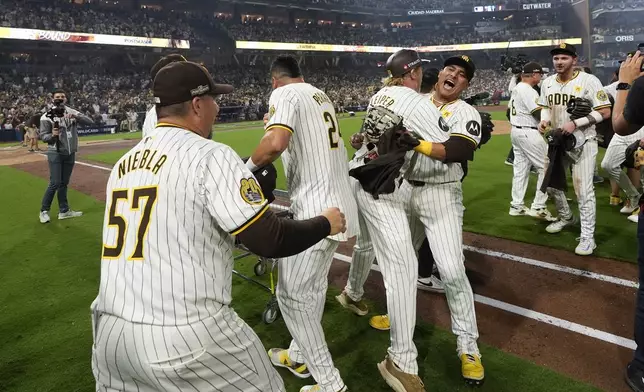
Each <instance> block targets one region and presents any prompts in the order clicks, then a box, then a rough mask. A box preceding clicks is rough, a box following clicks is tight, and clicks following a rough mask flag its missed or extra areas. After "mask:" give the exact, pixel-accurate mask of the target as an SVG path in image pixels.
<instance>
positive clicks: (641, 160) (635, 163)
mask: <svg viewBox="0 0 644 392" xmlns="http://www.w3.org/2000/svg"><path fill="white" fill-rule="evenodd" d="M624 154H625V156H624V166H626V167H628V168H631V169H639V168H640V166H644V150H643V149H642V147H640V141H639V140H636V141H634V142H633V143H632V144H630V145H629V146H628V147H626V152H625V153H624Z"/></svg>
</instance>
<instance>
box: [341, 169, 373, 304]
mask: <svg viewBox="0 0 644 392" xmlns="http://www.w3.org/2000/svg"><path fill="white" fill-rule="evenodd" d="M351 185H352V186H353V192H354V195H355V196H356V198H357V193H358V191H360V190H362V186H361V185H360V182H359V181H358V180H356V179H354V178H353V177H352V178H351ZM358 222H359V225H360V232H359V233H358V235H357V236H356V243H355V245H353V253H352V254H351V266H350V267H349V276H348V278H347V284H346V286H345V287H344V292H345V293H346V294H347V295H348V296H349V298H351V299H352V300H354V301H360V300H361V299H362V296H363V295H364V284H365V282H366V281H367V278H368V277H369V272H370V271H371V264H373V261H374V259H375V258H376V252H375V251H374V249H373V243H372V241H371V236H370V235H369V231H368V228H367V224H366V222H365V220H364V217H363V216H362V211H361V209H360V208H358Z"/></svg>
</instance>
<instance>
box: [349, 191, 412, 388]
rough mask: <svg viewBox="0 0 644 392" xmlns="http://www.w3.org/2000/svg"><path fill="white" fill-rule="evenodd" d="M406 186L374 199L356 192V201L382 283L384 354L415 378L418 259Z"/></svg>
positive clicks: (366, 194)
mask: <svg viewBox="0 0 644 392" xmlns="http://www.w3.org/2000/svg"><path fill="white" fill-rule="evenodd" d="M410 187H411V186H410V185H409V184H408V183H407V182H406V181H403V182H402V184H401V185H400V186H398V187H397V189H396V190H395V191H394V192H393V193H391V194H386V195H380V196H379V198H378V200H376V199H374V198H373V196H371V195H370V194H369V193H367V192H365V191H364V190H362V189H358V191H357V193H356V201H357V202H358V208H359V210H360V211H361V213H362V216H363V218H364V223H365V224H366V226H367V231H368V232H369V235H370V236H371V240H372V243H373V248H374V251H375V254H376V258H377V259H378V266H379V267H380V271H381V273H382V278H383V280H384V283H385V292H386V295H387V311H388V314H389V322H390V325H391V329H390V341H391V342H390V347H389V348H388V349H387V353H388V355H389V358H390V359H391V360H392V361H393V362H394V363H395V364H396V365H397V366H398V367H399V368H400V369H401V370H402V371H403V372H405V373H409V374H415V375H417V374H418V363H417V362H416V358H417V357H418V351H417V349H416V345H415V344H414V341H413V338H414V328H415V326H416V279H417V278H418V259H417V257H416V250H415V249H414V246H413V243H412V237H411V230H410V227H409V220H408V207H409V200H410V196H411V194H410V191H411V189H410ZM372 261H373V259H372Z"/></svg>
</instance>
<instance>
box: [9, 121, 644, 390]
mask: <svg viewBox="0 0 644 392" xmlns="http://www.w3.org/2000/svg"><path fill="white" fill-rule="evenodd" d="M506 123H507V122H506ZM495 134H496V130H495ZM134 143H135V141H122V142H112V143H92V144H87V145H86V146H85V147H84V148H83V149H82V152H81V153H80V154H79V156H78V158H77V160H78V161H79V164H77V166H76V167H75V168H74V173H73V176H72V181H71V186H72V187H73V188H74V189H76V190H79V191H81V192H83V193H85V194H88V195H91V196H93V197H95V198H97V199H98V200H102V201H104V200H105V193H104V192H105V184H106V181H107V178H108V175H109V171H108V170H109V169H107V168H100V167H99V166H97V165H93V166H88V165H83V157H84V156H86V155H87V154H94V153H97V152H104V151H108V150H110V149H119V148H126V147H128V146H132V145H133V144H134ZM12 153H13V152H7V151H2V152H0V162H12V161H11V160H10V158H5V155H6V154H9V155H11V154H12ZM25 155H27V157H24V156H25ZM22 156H23V158H22V160H21V159H19V157H20V154H18V153H15V154H14V155H13V156H12V158H11V159H15V162H14V163H4V164H11V165H12V166H13V167H15V168H17V169H19V170H23V171H25V172H28V173H31V174H34V175H36V176H39V177H42V178H45V179H46V178H47V177H48V175H49V174H48V168H47V164H46V160H45V157H44V156H42V155H39V154H28V153H25V152H24V151H23V152H22ZM277 203H278V204H281V205H287V204H288V203H287V201H286V200H284V199H278V200H277ZM465 214H467V211H466V212H465ZM464 242H465V244H466V245H467V250H466V252H465V256H466V260H467V261H466V266H467V270H468V276H469V278H470V281H471V283H472V287H473V289H474V292H475V294H476V301H477V303H476V311H477V319H478V325H479V332H480V340H481V342H483V343H486V344H489V345H492V346H495V347H498V348H500V349H502V350H503V351H505V352H508V353H511V354H514V355H518V356H520V357H523V358H526V359H528V360H531V361H533V362H536V363H538V364H540V365H543V366H546V367H549V368H551V369H554V370H556V371H558V372H561V373H564V374H566V375H568V376H570V377H573V378H575V379H578V380H582V381H585V382H588V383H591V384H592V385H595V386H597V387H598V388H601V389H602V390H606V391H623V392H626V391H628V388H627V387H626V386H625V384H624V383H623V381H622V377H623V371H624V368H625V366H626V364H627V362H628V361H629V360H630V358H631V355H632V349H631V348H627V347H630V345H632V344H633V343H632V341H630V338H631V337H632V336H633V309H634V306H635V288H634V286H633V284H634V282H631V281H632V280H634V279H636V277H637V267H636V266H635V265H631V264H626V263H621V262H617V261H613V260H608V259H601V258H596V257H579V256H576V255H574V254H572V253H569V252H565V251H559V250H553V249H550V248H546V247H542V246H536V245H530V244H523V243H518V242H513V241H508V240H504V239H500V238H493V237H488V236H483V235H477V234H471V233H465V234H464ZM352 245H353V243H352V242H348V243H343V244H342V245H341V246H340V248H339V249H338V253H337V255H336V261H335V262H334V264H333V266H332V268H331V273H330V275H329V282H330V283H331V284H333V285H334V286H335V287H338V288H342V287H343V286H344V284H345V283H346V279H347V275H348V270H349V264H348V263H347V262H346V261H347V260H349V259H350V255H351V252H352ZM490 251H493V252H496V253H494V254H490ZM534 258H538V260H534ZM561 267H569V269H565V268H561ZM571 269H577V270H571ZM591 273H594V274H599V275H592V274H591ZM605 276H608V277H609V278H606V277H605ZM610 277H612V278H610ZM617 278H619V279H622V280H625V281H621V280H619V279H617ZM629 282H630V283H629ZM365 290H366V296H367V297H368V298H370V299H373V300H375V301H376V302H377V303H378V305H379V307H380V309H385V308H386V303H385V294H384V286H383V283H382V277H381V275H380V274H379V273H378V272H372V273H371V275H370V277H369V279H368V281H367V285H366V287H365ZM373 311H374V312H375V311H376V310H373ZM372 314H373V312H372ZM418 317H419V318H421V319H422V320H423V321H426V322H428V323H431V324H436V325H438V326H440V327H442V328H445V329H448V330H449V329H450V317H449V309H448V307H447V303H446V301H445V296H444V295H438V294H431V293H427V292H420V291H419V294H418ZM539 320H540V321H539ZM360 322H365V323H366V322H367V318H364V319H361V320H360ZM571 329H572V330H574V331H572V330H571ZM588 335H590V336H588ZM624 346H627V347H624ZM422 351H423V347H419V356H423V355H424V354H423V352H422ZM454 355H456V352H454ZM484 361H485V359H484ZM504 376H507V375H504ZM516 376H517V377H520V376H521V375H520V374H518V375H516ZM488 377H495V375H494V373H493V372H489V373H488ZM544 381H545V382H547V381H546V380H544Z"/></svg>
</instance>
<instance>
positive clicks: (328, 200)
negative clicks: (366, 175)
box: [266, 83, 359, 241]
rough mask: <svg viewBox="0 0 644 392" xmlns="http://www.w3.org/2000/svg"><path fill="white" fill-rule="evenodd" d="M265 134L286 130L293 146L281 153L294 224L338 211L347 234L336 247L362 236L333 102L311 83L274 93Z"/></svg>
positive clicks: (344, 148) (287, 87)
mask: <svg viewBox="0 0 644 392" xmlns="http://www.w3.org/2000/svg"><path fill="white" fill-rule="evenodd" d="M268 113H269V120H268V122H267V123H266V130H267V131H268V130H270V129H271V128H273V127H277V126H279V127H283V128H286V129H288V130H289V131H291V133H292V136H291V141H290V143H289V145H288V148H287V149H286V151H284V152H283V153H282V162H283V163H284V172H285V174H286V183H287V186H288V191H289V196H290V199H291V212H292V213H293V215H294V217H295V219H309V218H313V217H315V216H317V215H319V214H320V213H321V212H322V211H324V210H325V209H327V208H330V207H338V208H339V209H340V211H342V212H343V213H344V215H345V217H346V220H347V231H346V232H345V233H339V234H336V235H335V236H332V237H330V238H332V239H335V240H338V241H346V240H347V239H349V238H351V237H353V236H355V235H357V234H358V231H359V227H358V207H357V205H356V201H355V198H354V196H353V192H352V190H351V184H350V182H349V166H348V162H347V149H346V147H345V146H344V141H343V140H342V135H341V133H340V127H339V123H338V119H337V117H336V114H335V108H334V105H333V103H332V102H331V100H330V99H329V97H327V95H326V94H325V93H324V92H323V91H322V90H319V89H317V88H315V87H314V86H312V85H310V84H308V83H292V84H288V85H286V86H282V87H279V88H277V89H275V90H274V91H273V93H272V94H271V97H270V99H269V111H268Z"/></svg>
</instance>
